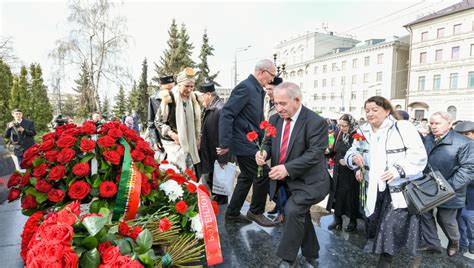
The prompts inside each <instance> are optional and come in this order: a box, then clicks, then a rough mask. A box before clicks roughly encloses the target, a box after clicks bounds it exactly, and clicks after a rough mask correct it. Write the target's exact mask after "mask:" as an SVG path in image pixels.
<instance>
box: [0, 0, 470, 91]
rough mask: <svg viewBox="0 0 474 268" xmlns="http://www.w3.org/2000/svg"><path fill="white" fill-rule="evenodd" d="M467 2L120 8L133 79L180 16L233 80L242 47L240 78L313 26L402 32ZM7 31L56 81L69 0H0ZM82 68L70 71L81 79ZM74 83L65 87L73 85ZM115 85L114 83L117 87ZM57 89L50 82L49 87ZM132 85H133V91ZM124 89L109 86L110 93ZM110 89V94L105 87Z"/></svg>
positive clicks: (25, 57) (214, 66) (224, 78)
mask: <svg viewBox="0 0 474 268" xmlns="http://www.w3.org/2000/svg"><path fill="white" fill-rule="evenodd" d="M460 1H461V0H445V1H442V0H426V1H380V0H377V1H348V0H346V1H338V0H331V1H330V0H327V1H299V2H297V1H291V2H290V1H258V2H256V1H223V0H221V1H207V2H204V1H157V0H155V1H152V0H148V1H130V0H128V1H120V2H117V8H118V9H119V12H120V13H121V14H122V15H124V16H125V17H126V19H127V25H128V29H127V33H128V34H129V35H130V36H132V37H133V39H132V43H131V46H130V48H129V50H128V53H127V55H126V62H124V63H123V64H124V65H125V66H128V67H129V68H130V70H131V71H132V75H133V78H134V79H136V80H138V77H139V75H140V72H141V63H142V61H143V59H144V58H145V57H146V58H147V59H148V62H149V77H151V76H154V75H155V73H154V71H153V69H154V65H153V62H158V61H159V58H160V56H162V54H163V50H164V49H166V48H167V47H166V41H167V40H168V33H167V31H168V29H169V26H170V24H171V20H172V19H173V18H175V19H176V22H177V23H178V25H180V24H181V23H184V24H186V27H187V30H188V33H189V35H190V38H191V41H192V42H193V44H194V47H195V49H194V51H193V58H194V59H195V61H197V57H198V55H199V52H200V47H201V39H202V34H203V31H204V29H207V33H208V36H209V41H210V44H211V45H213V46H214V48H215V51H214V56H213V57H211V58H209V63H210V69H211V72H212V73H214V72H216V71H220V74H219V76H218V78H217V81H218V82H220V83H221V84H222V85H223V86H224V87H230V86H231V79H232V66H233V62H234V54H235V51H236V50H237V49H238V48H240V47H244V46H248V45H251V48H249V49H248V50H247V51H244V52H239V53H237V62H238V74H239V78H240V79H243V78H245V77H246V76H247V75H248V74H249V73H250V72H251V70H252V68H253V66H254V64H255V62H256V61H257V60H258V59H261V58H271V57H272V54H273V53H274V51H275V49H274V48H275V46H276V45H277V44H278V43H280V42H281V41H283V40H288V39H290V38H291V37H295V36H298V35H302V34H305V33H306V32H314V31H320V32H325V30H324V29H323V24H325V25H327V31H333V32H335V34H336V35H352V36H354V37H355V38H356V39H358V40H365V39H371V38H386V37H389V36H393V35H396V36H403V35H406V34H408V32H407V31H406V30H405V28H403V27H402V26H403V25H404V24H406V23H408V22H411V21H413V20H415V19H417V18H418V17H420V16H423V15H427V14H429V13H430V12H433V11H437V10H440V9H442V8H444V7H447V6H449V5H452V4H454V3H457V2H460ZM0 3H1V4H0V18H1V19H0V34H1V35H3V36H10V37H12V38H13V42H14V44H13V45H14V49H15V53H16V55H17V57H18V58H19V59H20V60H21V63H23V64H27V65H29V64H30V63H33V62H38V63H40V64H41V66H42V67H43V74H44V77H45V80H46V83H47V84H48V86H49V77H50V75H51V72H50V70H51V69H52V66H51V64H52V61H51V60H50V59H48V54H49V52H51V50H52V49H53V48H54V42H55V41H56V40H58V39H61V38H63V37H64V36H66V35H67V30H68V29H67V24H66V18H67V16H68V14H69V11H68V9H67V2H66V1H57V0H50V1H40V0H35V1H33V0H31V1H19V0H0ZM77 76H78V73H70V74H68V78H69V79H70V80H71V81H72V79H77ZM71 85H72V84H71V83H69V84H68V85H67V86H65V87H67V88H64V89H63V90H66V91H71V90H70V87H71ZM112 87H113V86H112ZM50 88H51V87H50ZM129 89H130V88H129V87H126V90H129ZM116 92H118V88H110V91H108V93H107V94H108V96H109V97H113V95H115V94H116ZM102 94H103V92H102Z"/></svg>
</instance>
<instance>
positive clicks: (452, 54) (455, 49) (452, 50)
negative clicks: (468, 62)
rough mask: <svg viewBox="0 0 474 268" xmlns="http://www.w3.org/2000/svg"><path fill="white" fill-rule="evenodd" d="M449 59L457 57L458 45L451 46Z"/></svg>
mask: <svg viewBox="0 0 474 268" xmlns="http://www.w3.org/2000/svg"><path fill="white" fill-rule="evenodd" d="M451 59H459V47H453V48H452V49H451Z"/></svg>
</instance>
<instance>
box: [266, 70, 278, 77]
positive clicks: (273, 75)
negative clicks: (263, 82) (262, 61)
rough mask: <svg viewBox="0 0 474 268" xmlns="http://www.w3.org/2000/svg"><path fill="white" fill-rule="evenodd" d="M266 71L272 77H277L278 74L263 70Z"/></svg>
mask: <svg viewBox="0 0 474 268" xmlns="http://www.w3.org/2000/svg"><path fill="white" fill-rule="evenodd" d="M263 71H264V72H267V73H268V74H269V75H271V76H272V77H275V76H276V74H272V73H271V72H270V71H269V70H263Z"/></svg>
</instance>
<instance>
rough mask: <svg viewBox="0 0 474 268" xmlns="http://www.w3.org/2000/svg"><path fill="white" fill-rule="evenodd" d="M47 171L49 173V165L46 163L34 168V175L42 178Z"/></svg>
mask: <svg viewBox="0 0 474 268" xmlns="http://www.w3.org/2000/svg"><path fill="white" fill-rule="evenodd" d="M46 173H48V165H46V164H44V163H43V164H41V165H39V166H38V167H37V168H35V169H34V170H33V176H35V177H36V178H42V177H43V176H44V175H46Z"/></svg>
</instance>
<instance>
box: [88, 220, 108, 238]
mask: <svg viewBox="0 0 474 268" xmlns="http://www.w3.org/2000/svg"><path fill="white" fill-rule="evenodd" d="M106 223H107V218H106V217H100V216H89V217H87V218H85V219H84V220H83V221H82V225H83V226H84V227H86V229H87V231H88V232H89V234H90V235H91V236H94V235H96V234H97V233H98V232H99V231H100V230H101V229H102V228H104V226H105V224H106Z"/></svg>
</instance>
